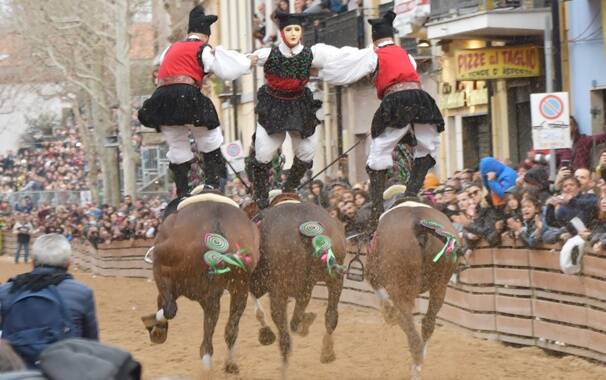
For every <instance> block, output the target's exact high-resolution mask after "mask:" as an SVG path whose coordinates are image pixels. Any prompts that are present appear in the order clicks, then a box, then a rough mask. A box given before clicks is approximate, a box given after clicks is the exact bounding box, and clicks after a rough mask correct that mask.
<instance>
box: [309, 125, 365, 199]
mask: <svg viewBox="0 0 606 380" xmlns="http://www.w3.org/2000/svg"><path fill="white" fill-rule="evenodd" d="M368 135H370V133H367V134H365V135H364V137H362V138H361V139H360V140H358V142H357V143H355V144H353V145H352V146H351V147H349V149H347V150H346V151H345V152H343V153H341V154H339V156H337V158H335V159H334V160H333V161H332V162H331V163H330V164H328V165H326V167H325V168H324V169H322V170H320V171H319V172H317V173H316V174H315V175H314V176H313V177H311V178H310V179H308V180H307V181H306V182H304V183H303V184H302V185H299V187H297V190H300V189H302V188H304V187H305V186H307V185H309V184H310V183H311V181H313V180H314V179H316V178H318V177H319V176H320V174H322V173H324V172H325V171H326V170H328V168H330V167H331V166H333V165H334V164H335V163H336V162H337V161H339V160H340V159H341V157H345V156H347V153H349V152H350V151H351V150H353V148H355V147H357V146H358V145H359V144H360V143H361V142H362V141H365V140H366V138H367V137H368Z"/></svg>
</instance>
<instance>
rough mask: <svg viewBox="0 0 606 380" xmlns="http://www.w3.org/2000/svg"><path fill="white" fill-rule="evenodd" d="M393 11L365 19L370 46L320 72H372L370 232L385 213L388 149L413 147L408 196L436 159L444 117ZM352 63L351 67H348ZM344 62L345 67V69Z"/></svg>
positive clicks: (351, 75) (354, 76) (339, 76)
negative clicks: (400, 38)
mask: <svg viewBox="0 0 606 380" xmlns="http://www.w3.org/2000/svg"><path fill="white" fill-rule="evenodd" d="M394 18H395V13H393V12H391V11H388V12H387V13H386V14H385V15H384V16H383V18H380V19H373V20H368V22H369V23H370V24H371V25H372V39H373V46H372V48H368V49H361V50H357V51H356V52H353V53H352V54H349V56H342V57H340V60H339V63H338V65H335V66H334V67H333V66H332V65H327V66H326V67H325V68H324V70H322V72H321V73H320V75H321V76H322V77H323V78H324V79H325V80H329V81H331V82H333V83H336V84H347V83H351V82H355V81H356V80H358V79H360V78H362V77H363V76H365V75H369V74H371V76H372V80H373V83H374V85H375V87H376V89H377V96H378V98H379V99H381V105H380V106H379V109H378V110H377V111H376V112H375V115H374V117H373V120H372V126H371V136H372V142H371V144H370V152H369V154H368V160H367V162H366V165H367V166H366V171H367V173H368V176H369V177H370V197H371V200H372V214H371V218H370V223H369V231H374V230H375V229H376V226H377V224H378V220H379V216H380V215H381V214H382V213H383V191H384V190H385V184H386V180H387V173H388V171H389V170H390V169H391V168H392V167H393V158H392V153H393V151H394V148H395V147H396V146H397V145H398V144H399V143H401V142H404V143H406V144H408V145H411V146H414V162H413V164H412V169H411V173H410V176H409V179H408V183H407V189H406V193H405V195H406V196H417V194H418V192H419V190H420V189H421V187H422V186H423V181H424V179H425V175H426V174H427V172H428V171H429V169H431V168H432V167H433V166H434V165H435V163H436V161H435V160H434V155H435V154H436V149H437V144H438V142H439V141H438V134H439V133H440V132H442V131H443V130H444V120H443V118H442V114H441V113H440V110H439V109H438V107H437V105H436V102H435V100H434V99H433V98H432V97H431V96H430V95H429V94H428V93H427V92H425V91H423V90H422V89H421V82H420V79H419V75H418V74H417V71H416V64H415V62H414V59H412V57H410V56H409V55H408V53H407V52H406V50H404V49H403V48H401V47H400V46H398V45H396V44H395V42H394V28H393V26H392V24H393V20H394ZM352 65H353V66H352ZM344 67H347V68H348V71H343V68H344Z"/></svg>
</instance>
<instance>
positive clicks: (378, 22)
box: [368, 11, 397, 41]
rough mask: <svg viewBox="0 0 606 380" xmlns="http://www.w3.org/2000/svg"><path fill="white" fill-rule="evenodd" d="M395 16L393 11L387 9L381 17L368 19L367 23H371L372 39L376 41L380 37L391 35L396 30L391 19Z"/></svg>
mask: <svg viewBox="0 0 606 380" xmlns="http://www.w3.org/2000/svg"><path fill="white" fill-rule="evenodd" d="M395 18H396V14H395V13H393V12H392V11H387V12H386V13H385V14H384V15H383V17H382V18H375V19H372V20H368V23H369V24H370V25H372V40H373V41H376V40H380V39H381V38H387V37H393V35H394V33H395V32H397V31H396V30H395V29H394V27H393V20H394V19H395Z"/></svg>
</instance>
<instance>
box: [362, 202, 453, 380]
mask: <svg viewBox="0 0 606 380" xmlns="http://www.w3.org/2000/svg"><path fill="white" fill-rule="evenodd" d="M457 236H458V235H457V232H456V230H455V228H454V227H453V225H452V224H451V223H450V221H449V219H448V217H446V215H444V214H442V213H441V212H440V211H438V210H436V209H434V208H432V207H430V206H428V205H425V204H422V203H417V202H405V203H402V204H400V205H398V206H396V207H394V208H392V209H390V210H388V211H387V212H385V213H384V214H383V215H382V216H381V219H380V221H379V226H378V227H377V232H376V234H375V236H374V239H373V241H372V243H371V251H370V253H369V255H368V261H367V266H366V274H367V278H368V280H369V282H370V284H371V285H372V287H373V288H374V290H375V293H376V294H377V296H378V297H379V299H380V301H381V305H382V307H383V313H384V316H385V319H386V321H387V322H388V323H391V324H396V323H397V324H399V325H400V327H401V328H402V330H404V332H405V333H406V336H407V338H408V345H409V349H410V352H411V354H412V359H413V363H414V364H413V366H412V369H411V379H413V380H418V379H420V378H421V366H422V364H423V358H424V357H425V352H426V351H425V349H426V346H427V342H428V341H429V338H430V337H431V335H432V333H433V331H434V327H435V323H436V315H437V314H438V311H440V308H441V307H442V304H443V303H444V297H445V295H446V289H447V287H448V281H449V279H450V277H451V276H452V274H453V273H454V271H455V269H456V258H457V256H456V250H457V249H459V247H460V245H459V241H458V238H457ZM426 291H429V306H428V308H427V313H426V314H425V316H424V318H423V322H422V335H421V336H419V334H418V332H417V330H416V328H415V323H414V319H413V309H414V306H415V299H416V298H417V296H418V295H419V294H421V293H424V292H426Z"/></svg>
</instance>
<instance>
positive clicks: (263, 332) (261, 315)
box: [255, 298, 276, 346]
mask: <svg viewBox="0 0 606 380" xmlns="http://www.w3.org/2000/svg"><path fill="white" fill-rule="evenodd" d="M255 317H256V318H257V321H259V324H260V325H261V328H260V329H259V343H261V344H262V345H264V346H269V345H270V344H272V343H273V342H275V341H276V334H274V332H273V331H271V328H270V327H269V326H268V325H267V322H266V320H265V310H263V306H261V301H259V299H258V298H255Z"/></svg>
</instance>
